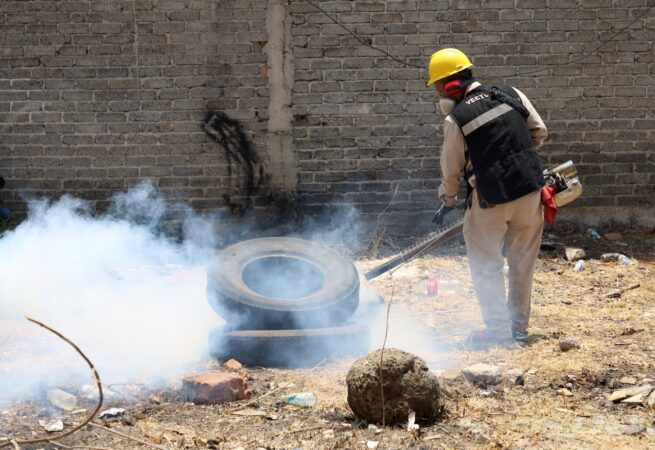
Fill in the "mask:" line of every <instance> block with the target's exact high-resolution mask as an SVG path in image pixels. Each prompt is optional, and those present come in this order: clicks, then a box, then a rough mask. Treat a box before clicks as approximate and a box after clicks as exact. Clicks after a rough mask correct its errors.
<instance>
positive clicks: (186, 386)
mask: <svg viewBox="0 0 655 450" xmlns="http://www.w3.org/2000/svg"><path fill="white" fill-rule="evenodd" d="M182 393H183V395H184V397H185V398H186V399H187V400H189V401H192V402H194V403H196V404H217V403H227V402H233V401H237V400H243V399H246V398H248V397H250V395H251V394H252V391H250V390H249V389H248V387H247V385H246V381H245V380H244V379H243V378H242V377H240V376H239V375H236V374H232V373H223V372H207V373H203V374H199V375H190V376H188V377H184V379H183V380H182Z"/></svg>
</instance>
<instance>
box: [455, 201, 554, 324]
mask: <svg viewBox="0 0 655 450" xmlns="http://www.w3.org/2000/svg"><path fill="white" fill-rule="evenodd" d="M476 196H477V193H476V192H475V191H474V192H473V199H472V200H473V201H472V206H471V208H470V209H468V210H467V211H466V214H465V216H464V240H465V242H466V252H467V255H468V260H469V267H470V270H471V278H472V279H473V286H474V287H475V292H476V296H477V298H478V302H479V304H480V310H481V311H482V317H483V319H484V323H485V325H486V327H487V329H488V330H489V331H490V332H492V333H498V335H500V336H506V335H508V334H509V333H510V331H511V330H514V331H527V328H528V321H529V319H530V297H531V294H532V275H533V272H534V268H535V265H536V262H537V256H538V254H539V247H540V244H541V232H542V230H543V227H544V220H543V212H542V208H541V193H540V191H537V192H533V193H532V194H528V195H525V196H523V197H521V198H518V199H516V200H513V201H511V202H509V203H503V204H500V205H495V206H494V207H493V208H486V209H482V208H480V205H479V204H478V200H477V198H476ZM503 245H504V246H506V249H507V264H508V265H509V298H508V299H507V301H506V300H505V278H504V275H503V253H502V250H503Z"/></svg>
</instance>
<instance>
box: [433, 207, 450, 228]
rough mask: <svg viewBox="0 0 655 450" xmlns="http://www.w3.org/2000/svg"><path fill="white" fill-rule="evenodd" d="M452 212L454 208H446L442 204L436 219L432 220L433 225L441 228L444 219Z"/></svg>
mask: <svg viewBox="0 0 655 450" xmlns="http://www.w3.org/2000/svg"><path fill="white" fill-rule="evenodd" d="M452 210H453V208H452V206H446V205H444V204H442V205H441V207H440V208H439V209H438V210H437V212H436V214H435V215H434V217H433V218H432V223H433V224H435V225H439V226H441V225H443V218H444V217H446V214H448V213H449V212H450V211H452Z"/></svg>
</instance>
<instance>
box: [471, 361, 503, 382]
mask: <svg viewBox="0 0 655 450" xmlns="http://www.w3.org/2000/svg"><path fill="white" fill-rule="evenodd" d="M462 373H463V374H464V377H465V378H466V379H467V380H468V381H469V383H471V384H473V385H475V386H478V387H486V386H495V385H498V384H500V383H501V382H502V381H503V374H502V372H501V371H500V369H499V368H498V367H496V366H492V365H490V364H484V363H478V364H473V365H472V366H468V367H464V368H463V369H462Z"/></svg>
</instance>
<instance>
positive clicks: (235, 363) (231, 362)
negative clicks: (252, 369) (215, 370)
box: [223, 359, 243, 372]
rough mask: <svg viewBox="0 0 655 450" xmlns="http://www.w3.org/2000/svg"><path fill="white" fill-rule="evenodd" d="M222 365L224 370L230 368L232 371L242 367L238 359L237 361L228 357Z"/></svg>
mask: <svg viewBox="0 0 655 450" xmlns="http://www.w3.org/2000/svg"><path fill="white" fill-rule="evenodd" d="M223 367H224V368H225V369H226V370H231V371H233V372H236V371H238V370H241V368H243V365H242V364H241V363H240V362H239V361H237V360H236V359H229V360H227V361H225V363H224V364H223Z"/></svg>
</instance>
